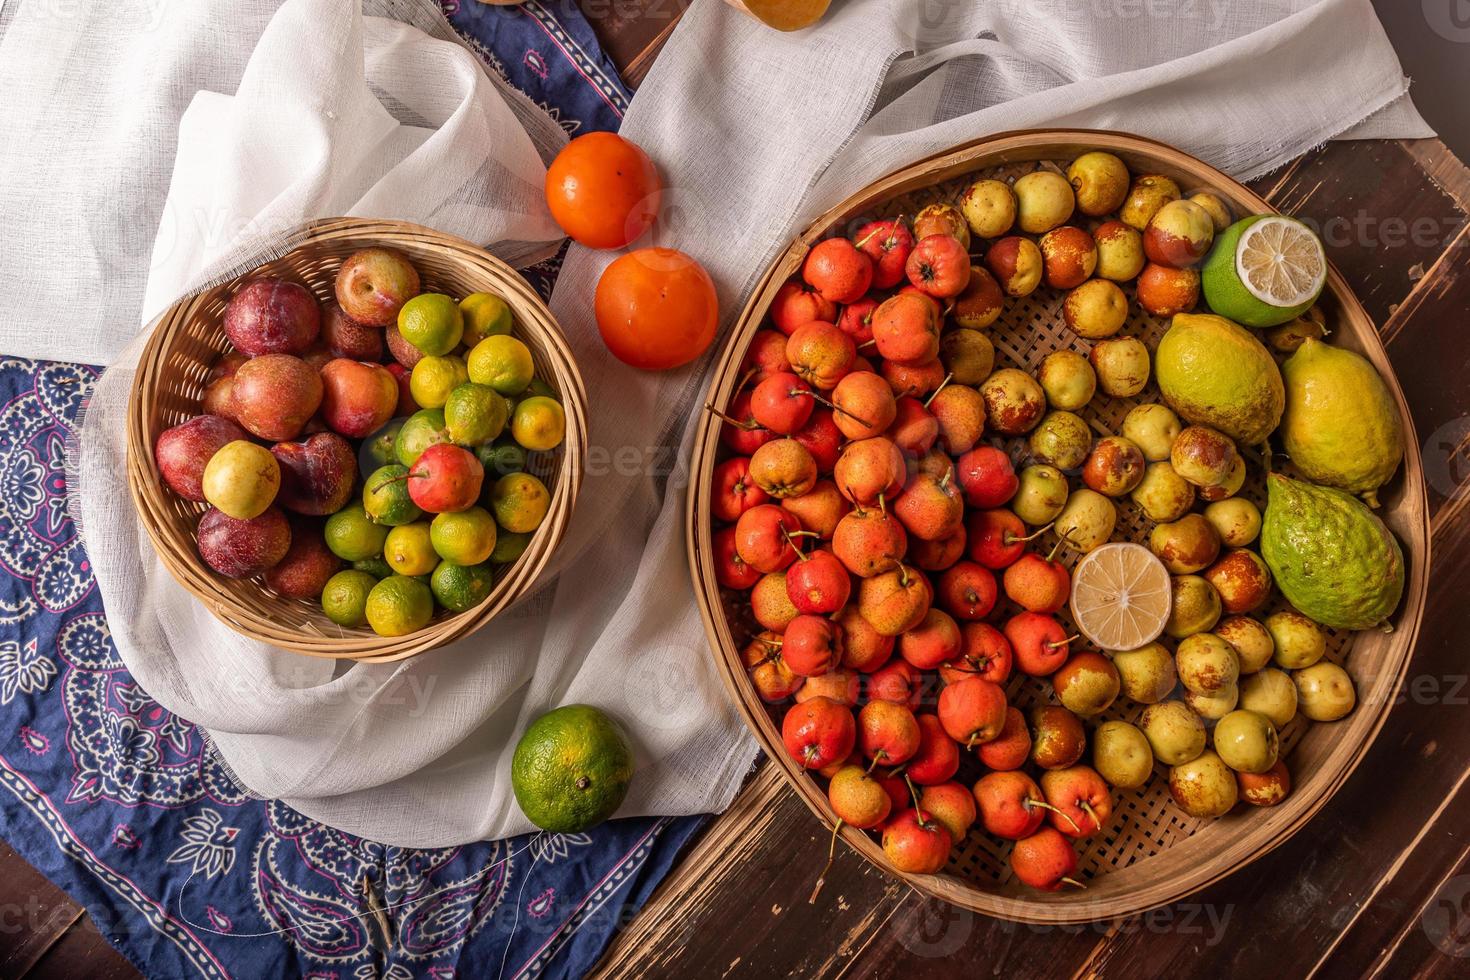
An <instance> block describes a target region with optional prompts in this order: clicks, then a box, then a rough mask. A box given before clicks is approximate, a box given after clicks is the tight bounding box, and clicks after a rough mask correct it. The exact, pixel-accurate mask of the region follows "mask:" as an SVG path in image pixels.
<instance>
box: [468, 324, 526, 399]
mask: <svg viewBox="0 0 1470 980" xmlns="http://www.w3.org/2000/svg"><path fill="white" fill-rule="evenodd" d="M468 366H469V371H470V380H471V381H474V382H476V383H477V384H482V385H489V386H490V387H492V388H494V389H495V390H496V391H498V392H500V393H501V394H502V395H516V394H520V393H521V392H522V391H525V390H526V385H528V384H530V383H531V379H532V378H533V377H535V373H536V366H535V365H534V364H533V363H532V362H531V348H529V347H527V346H526V345H525V344H523V343H521V342H520V341H519V340H517V339H516V338H514V337H508V336H497V337H486V338H485V339H484V340H482V341H480V342H479V343H478V344H476V345H475V347H474V349H473V350H471V351H470V357H469V365H468Z"/></svg>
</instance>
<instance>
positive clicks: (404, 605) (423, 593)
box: [364, 575, 434, 636]
mask: <svg viewBox="0 0 1470 980" xmlns="http://www.w3.org/2000/svg"><path fill="white" fill-rule="evenodd" d="M364 612H365V615H366V616H367V621H368V625H369V626H371V627H372V628H373V632H374V633H377V634H378V635H379V636H405V635H407V634H409V633H414V632H417V631H418V630H421V629H423V628H424V627H425V626H427V625H429V620H431V619H433V618H434V596H433V594H432V593H431V592H430V591H429V586H428V585H427V584H426V583H424V582H422V581H420V580H419V579H416V578H409V577H407V576H404V575H390V576H388V577H387V578H385V579H383V580H382V581H381V582H379V583H378V584H377V585H374V586H373V589H372V591H371V592H369V593H368V597H367V605H366V607H365V610H364Z"/></svg>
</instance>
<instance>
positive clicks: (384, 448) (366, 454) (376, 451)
mask: <svg viewBox="0 0 1470 980" xmlns="http://www.w3.org/2000/svg"><path fill="white" fill-rule="evenodd" d="M404 421H405V420H404V419H393V420H391V421H390V422H389V423H388V424H387V425H385V426H383V427H382V428H381V429H379V430H378V431H377V432H374V433H373V434H372V435H370V436H368V437H367V441H366V442H364V443H363V444H362V452H363V459H364V461H365V462H364V463H363V465H364V466H367V465H372V466H374V467H378V466H387V465H388V464H389V463H396V462H398V456H397V455H396V453H395V450H394V447H395V446H396V445H397V442H398V433H399V431H400V430H401V429H402V428H403V423H404Z"/></svg>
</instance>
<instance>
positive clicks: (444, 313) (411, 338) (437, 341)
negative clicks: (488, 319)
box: [398, 293, 464, 356]
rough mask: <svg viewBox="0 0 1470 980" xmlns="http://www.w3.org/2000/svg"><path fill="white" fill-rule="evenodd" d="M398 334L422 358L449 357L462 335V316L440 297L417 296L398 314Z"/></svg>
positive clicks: (444, 297)
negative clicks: (445, 355) (422, 353)
mask: <svg viewBox="0 0 1470 980" xmlns="http://www.w3.org/2000/svg"><path fill="white" fill-rule="evenodd" d="M398 332H399V333H400V334H402V335H403V339H404V340H406V341H408V342H409V343H410V344H413V345H414V346H415V347H417V348H418V349H419V350H421V351H423V352H424V353H425V354H428V355H430V356H438V355H440V354H448V353H449V352H450V351H452V350H454V349H455V348H456V347H458V346H459V340H460V337H462V336H463V335H464V316H463V314H461V313H460V311H459V307H458V306H457V305H455V302H454V300H452V299H450V298H449V297H448V296H445V295H444V294H443V293H419V294H418V295H417V296H415V297H414V298H413V299H411V300H409V301H408V302H407V303H404V304H403V307H402V309H400V310H399V311H398Z"/></svg>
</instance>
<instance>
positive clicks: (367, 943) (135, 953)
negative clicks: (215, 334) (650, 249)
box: [0, 0, 704, 980]
mask: <svg viewBox="0 0 1470 980" xmlns="http://www.w3.org/2000/svg"><path fill="white" fill-rule="evenodd" d="M444 9H445V13H446V14H447V15H448V16H449V17H450V19H451V21H452V23H453V24H454V25H455V27H456V28H457V29H458V30H459V31H460V32H461V33H462V34H463V35H464V36H465V37H466V39H467V40H468V41H469V42H470V44H471V45H472V46H473V47H474V48H475V50H476V51H477V52H478V53H479V55H480V57H481V58H482V59H483V60H484V62H485V64H486V65H487V67H488V68H489V69H490V70H492V71H496V72H499V73H501V74H502V75H504V76H505V77H506V78H508V79H509V80H510V81H511V83H512V84H514V85H516V86H517V87H519V88H520V89H522V90H523V91H525V92H526V93H527V94H528V95H529V96H530V97H531V98H532V99H533V100H535V101H536V102H538V103H540V104H541V105H542V106H543V107H545V108H546V109H547V110H548V111H549V112H551V113H552V115H553V116H555V117H556V118H557V119H558V120H559V121H560V122H561V124H562V125H563V126H564V127H565V128H566V129H567V130H568V132H570V133H572V134H573V135H575V134H578V133H581V132H586V131H590V130H595V129H604V130H615V129H617V127H618V124H619V122H620V121H621V118H622V112H623V110H624V108H625V107H626V105H627V102H628V98H629V95H628V91H627V89H626V88H625V87H624V85H623V84H622V82H621V81H620V80H619V78H618V76H617V73H616V71H615V70H614V69H613V67H612V66H611V64H609V62H608V61H607V59H606V57H605V56H604V55H603V53H602V51H601V49H600V48H599V47H598V44H597V41H596V39H595V38H594V36H593V34H592V31H591V29H590V28H589V26H588V25H587V22H586V21H585V20H584V19H583V18H582V15H581V14H580V13H579V12H578V10H577V8H576V6H575V5H574V4H572V3H571V2H565V3H560V4H540V3H535V2H531V3H527V4H525V5H524V6H522V7H519V8H515V7H511V8H507V7H492V6H488V5H484V4H480V3H477V2H473V0H463V2H460V3H454V2H452V0H451V2H446V3H445V4H444ZM555 271H556V263H555V262H551V263H544V264H543V265H542V266H541V267H538V268H536V269H533V270H531V272H530V274H531V277H532V279H533V281H534V282H535V284H536V285H537V287H538V288H540V289H541V290H542V291H543V292H548V291H549V290H550V286H551V282H552V280H553V279H554V276H555ZM0 354H3V352H0ZM97 375H98V369H96V368H93V367H88V366H84V365H80V364H60V363H46V362H36V361H26V360H21V359H18V358H13V357H4V356H0V835H3V837H4V838H5V840H7V841H8V842H9V843H10V844H11V845H12V846H13V847H14V848H15V849H16V850H17V851H18V852H19V853H20V854H21V856H23V857H24V858H25V859H26V860H27V861H29V862H30V863H31V864H32V865H34V866H35V867H36V868H38V869H39V870H40V871H41V872H42V873H44V874H45V875H46V876H47V877H48V878H50V879H51V880H52V881H53V882H55V883H56V884H57V885H59V886H60V887H61V888H63V889H65V890H66V891H67V892H68V893H69V894H70V895H71V896H72V897H73V898H74V899H76V900H77V901H78V902H80V903H82V904H84V905H85V906H86V908H87V911H88V912H89V913H90V914H91V916H92V917H93V919H94V920H95V921H96V923H97V925H98V927H99V928H100V930H101V931H102V934H103V935H104V936H105V937H106V938H107V940H108V941H109V942H110V943H112V944H113V945H114V946H116V947H117V948H118V949H119V950H120V951H121V952H122V953H123V954H124V955H125V956H127V958H128V959H129V960H131V961H132V962H133V964H134V965H135V966H137V968H138V969H139V970H141V971H142V972H143V973H145V974H146V975H148V976H149V977H192V976H198V975H203V976H206V977H263V976H286V977H310V978H320V980H328V978H341V980H368V978H378V977H384V978H409V977H434V978H449V977H454V976H465V977H498V976H505V977H575V976H580V975H581V974H582V973H584V972H586V970H587V969H588V968H589V967H591V965H592V964H593V963H595V962H596V960H597V958H598V956H599V955H601V953H602V951H603V949H604V948H605V947H606V945H607V943H608V942H609V941H610V939H611V938H612V937H613V936H614V934H615V933H616V931H617V930H618V929H619V928H620V927H622V926H624V925H626V924H627V922H628V920H629V919H630V918H631V916H632V915H633V914H634V913H635V912H636V911H637V910H638V909H639V908H640V907H641V906H642V904H643V903H644V902H645V901H646V900H647V898H648V896H649V894H650V893H651V892H652V891H653V889H654V888H655V887H656V886H657V885H658V883H659V882H660V881H661V880H662V878H663V877H664V875H665V874H667V872H668V871H669V869H670V868H671V867H672V865H673V864H674V862H675V860H676V859H677V857H678V855H679V853H680V851H681V849H682V848H683V847H684V845H685V844H686V843H688V841H689V839H690V838H691V837H692V836H693V835H694V834H695V833H696V832H697V831H698V829H699V828H700V827H701V825H702V823H703V820H704V818H699V817H692V818H678V819H668V818H640V819H628V820H616V821H613V822H611V823H608V824H604V825H603V826H601V827H598V828H596V829H594V830H593V831H591V832H590V833H585V834H536V835H527V836H525V837H518V838H514V839H511V840H505V841H495V842H482V843H477V844H472V845H468V846H464V847H454V848H447V849H442V850H416V849H411V848H401V847H390V846H387V845H384V844H378V843H374V842H372V841H368V840H363V839H361V838H358V837H354V836H352V835H349V834H344V833H341V832H340V831H336V830H333V829H331V828H330V827H326V826H324V825H322V824H319V823H316V822H315V821H312V820H309V819H307V818H306V817H303V816H302V815H301V814H299V813H297V812H295V811H294V810H292V809H291V808H290V807H288V806H285V805H283V804H281V803H279V802H275V801H267V800H260V799H254V798H252V797H250V796H248V795H247V794H246V793H244V792H243V791H242V790H241V789H240V788H239V787H238V786H236V785H235V784H234V783H233V782H232V781H231V780H230V778H229V777H228V775H227V774H226V772H225V770H224V768H223V767H222V766H221V764H220V761H219V759H218V758H217V757H216V756H215V754H214V752H213V750H212V749H211V747H210V745H209V744H208V742H207V741H206V740H205V738H204V737H203V733H202V732H201V731H200V730H198V729H196V728H195V727H194V726H193V725H192V724H190V723H188V722H186V721H184V720H183V719H181V718H178V717H176V716H174V715H172V714H170V713H169V712H168V711H166V710H164V709H163V708H162V707H160V706H159V705H158V704H157V703H155V702H154V701H153V700H152V699H151V698H150V697H149V696H148V694H147V693H146V692H144V691H143V690H142V689H141V688H139V687H138V685H137V684H136V683H135V682H134V681H133V679H132V678H131V677H130V676H129V674H128V671H127V668H126V667H124V666H123V664H122V661H121V660H120V659H119V658H118V655H117V651H116V649H115V648H114V646H113V643H112V639H111V635H110V633H109V631H108V626H107V620H106V618H105V617H104V615H103V611H102V601H101V599H100V598H99V596H98V591H97V587H96V582H95V581H94V579H93V577H92V572H91V568H90V566H89V563H88V561H87V555H86V552H85V551H84V550H83V548H82V545H81V542H80V540H79V539H78V537H77V533H76V529H75V528H74V527H73V525H72V522H71V520H70V518H69V517H68V515H67V509H66V478H65V473H64V455H65V446H66V441H67V439H68V437H69V436H70V435H71V434H72V431H73V425H74V422H75V418H76V413H77V410H78V408H79V407H80V406H81V405H82V404H83V402H84V401H85V399H86V397H87V394H88V392H89V391H90V390H91V387H92V385H93V383H94V382H95V380H96V378H97ZM0 897H3V898H5V899H6V900H11V901H13V900H16V898H17V897H16V896H13V895H4V894H3V891H0Z"/></svg>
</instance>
